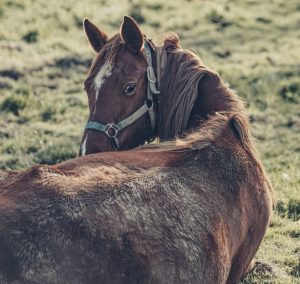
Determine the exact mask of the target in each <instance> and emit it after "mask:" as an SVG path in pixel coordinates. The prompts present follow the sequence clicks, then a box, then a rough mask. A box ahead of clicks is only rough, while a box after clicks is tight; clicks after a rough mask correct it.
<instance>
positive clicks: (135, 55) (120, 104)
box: [79, 17, 249, 155]
mask: <svg viewBox="0 0 300 284" xmlns="http://www.w3.org/2000/svg"><path fill="white" fill-rule="evenodd" d="M84 28H85V32H86V35H87V38H88V40H89V42H90V44H91V46H92V47H93V48H94V50H95V51H96V52H97V56H96V58H95V59H94V61H93V63H92V66H91V68H90V70H89V73H88V76H87V78H86V80H85V82H84V86H85V90H86V92H87V95H88V103H89V117H88V123H87V124H86V127H85V130H84V134H83V137H82V141H81V145H80V150H79V155H86V154H92V153H97V152H103V151H112V150H126V149H131V148H134V147H137V146H139V145H143V144H144V143H145V142H146V141H152V140H153V139H154V138H156V137H159V139H160V140H161V141H164V140H168V139H174V138H175V137H177V136H180V135H181V134H183V133H184V132H185V131H187V130H191V129H193V128H194V127H197V126H199V123H201V121H204V120H203V119H205V118H206V117H207V116H209V115H211V114H213V113H215V112H223V113H226V112H235V113H242V114H243V116H245V117H246V111H245V106H244V104H243V102H242V101H241V100H240V98H239V97H238V96H237V95H236V94H235V93H234V92H233V91H232V90H230V89H229V88H228V87H227V86H226V85H225V84H224V83H223V82H222V79H221V78H220V76H219V75H218V74H217V73H216V72H214V71H213V70H211V69H209V68H208V67H207V66H205V65H204V63H203V62H202V61H201V59H200V58H199V57H198V56H197V55H196V54H195V53H193V52H191V51H189V50H183V49H182V48H181V45H180V42H179V38H178V36H177V35H176V34H175V33H170V34H168V35H167V37H166V38H165V40H164V44H163V46H155V45H154V43H153V42H152V40H150V39H148V38H147V37H146V36H145V35H143V33H142V31H141V30H140V28H139V26H138V24H137V23H136V22H135V21H134V20H133V19H132V18H130V17H125V18H124V23H123V25H122V26H121V29H120V33H119V34H116V35H115V36H113V37H112V38H110V39H108V36H107V35H106V33H105V32H103V31H100V30H99V29H98V28H97V27H96V26H95V25H94V24H93V23H91V22H90V21H89V20H87V19H86V20H85V21H84ZM246 123H247V124H248V122H246ZM245 127H246V128H248V127H249V126H248V125H246V126H245Z"/></svg>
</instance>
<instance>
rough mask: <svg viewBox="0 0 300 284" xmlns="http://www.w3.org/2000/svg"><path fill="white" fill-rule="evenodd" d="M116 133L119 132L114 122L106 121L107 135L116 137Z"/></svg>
mask: <svg viewBox="0 0 300 284" xmlns="http://www.w3.org/2000/svg"><path fill="white" fill-rule="evenodd" d="M111 131H112V132H111ZM118 133H119V129H118V127H117V126H116V125H115V124H114V123H108V124H107V125H106V129H105V134H106V135H107V137H109V138H116V137H117V135H118Z"/></svg>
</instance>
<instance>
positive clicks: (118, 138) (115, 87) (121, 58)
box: [79, 17, 157, 155]
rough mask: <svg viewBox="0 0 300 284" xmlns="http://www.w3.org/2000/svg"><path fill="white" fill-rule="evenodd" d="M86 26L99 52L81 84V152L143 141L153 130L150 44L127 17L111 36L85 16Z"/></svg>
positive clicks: (130, 145)
mask: <svg viewBox="0 0 300 284" xmlns="http://www.w3.org/2000/svg"><path fill="white" fill-rule="evenodd" d="M84 29H85V32H86V35H87V38H88V40H89V42H90V44H91V45H92V47H93V48H94V50H95V51H96V52H97V56H96V58H95V60H94V62H93V64H92V66H91V69H90V72H89V74H88V77H87V79H86V81H85V83H84V84H85V90H86V92H87V95H88V103H89V111H90V114H89V118H88V123H87V125H86V127H85V131H84V134H83V138H82V142H81V146H80V151H79V155H86V154H91V153H96V152H102V151H110V150H119V149H120V150H124V149H130V148H133V147H136V146H138V145H141V144H144V143H145V140H146V139H150V138H151V136H152V134H153V131H154V128H155V116H154V109H155V107H156V106H155V104H156V103H155V100H154V98H153V97H154V96H155V93H157V90H156V85H155V75H154V72H153V68H152V65H153V63H152V61H153V58H152V57H153V56H154V46H152V45H151V42H150V41H149V40H147V39H145V37H144V35H143V34H142V32H141V31H140V28H139V27H138V25H137V23H136V22H135V21H134V20H133V19H132V18H129V17H124V21H123V23H122V25H121V29H120V33H119V34H117V35H115V36H113V37H112V38H110V39H109V38H108V37H107V35H106V34H105V33H104V32H103V31H100V30H99V29H98V28H97V27H96V26H95V25H94V24H92V23H91V22H90V21H88V20H85V21H84Z"/></svg>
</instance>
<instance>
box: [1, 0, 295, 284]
mask: <svg viewBox="0 0 300 284" xmlns="http://www.w3.org/2000/svg"><path fill="white" fill-rule="evenodd" d="M123 15H132V16H134V17H135V18H136V19H137V20H138V21H139V23H140V24H141V26H142V29H143V31H144V32H145V33H146V34H148V35H149V36H151V37H153V38H154V39H156V41H157V42H159V41H160V40H161V39H162V35H163V34H164V33H165V32H167V31H174V32H176V33H178V34H179V36H180V38H181V43H182V46H183V47H185V48H192V49H195V50H196V51H197V52H198V53H199V55H200V57H201V58H202V59H203V60H204V61H205V62H206V64H207V65H209V66H210V67H212V68H214V69H216V70H218V71H219V72H220V74H221V75H222V77H223V79H224V80H225V81H226V82H229V83H230V85H231V86H232V87H233V88H234V89H236V90H237V92H238V93H239V95H240V96H241V97H243V98H244V99H245V101H246V102H247V104H248V109H249V114H250V118H251V121H252V133H253V135H254V137H255V138H256V140H257V143H256V144H257V148H258V149H259V152H260V153H261V157H262V160H263V162H264V165H265V167H266V170H267V173H268V175H269V177H270V179H271V182H272V184H273V186H274V189H275V192H276V198H277V205H276V208H275V210H274V218H273V223H272V225H271V227H270V228H269V230H268V232H267V235H266V237H265V239H264V241H263V244H262V246H261V247H260V249H259V251H258V253H257V258H258V260H259V261H261V262H262V263H267V264H268V265H269V266H268V267H269V268H267V269H266V268H261V269H256V270H255V271H253V272H252V273H251V274H249V275H248V276H247V277H246V278H245V279H244V280H243V281H242V283H300V236H299V232H300V221H299V218H300V171H299V169H300V143H299V134H300V79H299V78H300V29H299V23H300V5H299V1H297V0H290V1H284V0H266V1H258V0H245V1H237V0H215V1H207V0H202V1H193V0H190V1H187V0H178V1H159V0H151V1H150V0H143V1H135V0H131V1H129V0H128V1H122V2H120V1H117V0H110V1H108V0H107V1H105V0H101V1H99V0H87V1H84V2H82V1H62V0H60V1H59V0H53V1H52V2H51V5H49V4H48V2H47V1H43V0H35V1H34V0H0V24H1V25H0V62H1V66H0V168H1V169H21V168H26V167H29V166H31V165H33V164H39V163H49V164H53V163H57V162H60V161H63V160H66V159H69V158H72V157H75V156H76V154H77V151H78V147H79V143H80V139H81V135H82V131H83V126H84V124H85V121H86V119H87V116H88V107H87V97H86V95H85V93H84V91H83V81H84V79H85V76H86V72H87V69H88V66H89V64H90V62H91V59H92V58H93V56H94V54H93V52H92V49H91V48H90V46H89V45H88V43H87V41H86V39H85V36H84V34H83V31H82V19H83V18H89V19H91V20H92V21H94V22H95V23H96V24H97V25H98V26H99V27H101V28H102V29H103V30H105V31H106V32H107V33H108V34H110V35H112V34H113V33H115V32H117V31H118V29H119V26H120V23H121V21H122V17H123Z"/></svg>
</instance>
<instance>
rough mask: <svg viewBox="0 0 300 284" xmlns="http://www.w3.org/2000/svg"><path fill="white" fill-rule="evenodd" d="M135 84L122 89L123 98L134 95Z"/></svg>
mask: <svg viewBox="0 0 300 284" xmlns="http://www.w3.org/2000/svg"><path fill="white" fill-rule="evenodd" d="M135 89H136V84H128V85H127V86H126V87H125V89H124V95H125V96H132V95H134V93H135Z"/></svg>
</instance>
